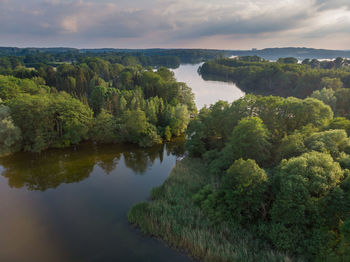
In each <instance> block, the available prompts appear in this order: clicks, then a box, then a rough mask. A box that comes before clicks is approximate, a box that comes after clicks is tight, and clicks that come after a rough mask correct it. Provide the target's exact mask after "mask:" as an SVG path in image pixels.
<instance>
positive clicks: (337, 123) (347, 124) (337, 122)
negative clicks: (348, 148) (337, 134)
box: [328, 117, 350, 135]
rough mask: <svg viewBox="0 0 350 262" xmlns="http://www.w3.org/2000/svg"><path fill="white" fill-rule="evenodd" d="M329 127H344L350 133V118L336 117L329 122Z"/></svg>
mask: <svg viewBox="0 0 350 262" xmlns="http://www.w3.org/2000/svg"><path fill="white" fill-rule="evenodd" d="M328 129H343V130H345V131H346V133H347V134H348V135H349V134H350V120H348V119H346V118H344V117H336V118H334V119H333V120H332V121H331V122H330V123H329V125H328Z"/></svg>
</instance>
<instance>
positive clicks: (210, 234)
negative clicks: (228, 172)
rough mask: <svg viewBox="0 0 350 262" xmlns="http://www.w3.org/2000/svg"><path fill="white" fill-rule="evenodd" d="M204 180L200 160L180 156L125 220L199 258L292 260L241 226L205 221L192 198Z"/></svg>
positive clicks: (208, 181) (206, 180)
mask: <svg viewBox="0 0 350 262" xmlns="http://www.w3.org/2000/svg"><path fill="white" fill-rule="evenodd" d="M208 183H213V181H210V176H209V175H208V173H207V171H206V168H205V166H204V165H203V163H202V162H201V161H200V160H198V159H184V160H182V161H180V162H178V163H177V165H176V166H175V168H174V169H173V170H172V172H171V175H170V176H169V178H168V179H167V180H166V181H165V182H164V184H163V185H162V186H160V187H157V188H154V189H153V191H152V199H153V201H152V202H142V203H139V204H136V205H135V206H133V207H132V209H131V210H130V212H129V214H128V220H129V222H130V223H132V224H135V225H137V226H138V227H140V229H141V230H142V232H144V233H145V234H150V235H153V236H156V237H160V238H161V239H163V240H164V241H166V242H167V243H169V244H170V245H172V246H174V247H176V248H178V249H182V250H186V251H187V252H188V253H189V254H190V255H191V256H192V257H194V258H197V259H200V260H203V261H215V262H219V261H269V262H270V261H286V262H287V261H292V259H291V258H290V257H288V256H287V255H285V254H282V253H280V252H277V251H274V250H272V249H271V247H270V246H269V245H268V244H267V243H265V242H264V241H261V240H258V239H255V238H254V237H253V236H252V235H251V234H250V233H249V232H247V231H246V230H244V229H243V228H240V227H237V228H232V227H230V226H228V225H227V224H225V223H221V224H213V223H212V222H211V221H209V219H208V218H207V217H206V215H205V214H204V213H203V212H202V211H201V210H200V209H199V207H197V206H196V205H195V204H194V202H193V200H192V196H193V194H194V193H196V192H198V190H199V189H201V188H202V187H203V186H204V185H206V184H208Z"/></svg>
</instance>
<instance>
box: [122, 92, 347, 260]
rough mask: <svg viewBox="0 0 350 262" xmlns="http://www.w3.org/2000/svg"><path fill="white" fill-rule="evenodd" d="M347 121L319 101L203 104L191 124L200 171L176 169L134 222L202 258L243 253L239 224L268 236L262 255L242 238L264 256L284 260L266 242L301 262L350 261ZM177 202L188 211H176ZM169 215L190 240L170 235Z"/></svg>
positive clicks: (190, 143) (191, 147)
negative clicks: (174, 174) (240, 249)
mask: <svg viewBox="0 0 350 262" xmlns="http://www.w3.org/2000/svg"><path fill="white" fill-rule="evenodd" d="M349 125H350V120H348V119H346V118H342V117H336V118H334V116H333V112H332V110H331V108H330V106H328V105H325V104H324V103H323V102H321V101H319V100H317V99H315V98H306V99H304V100H301V99H298V98H294V97H289V98H282V97H276V96H254V95H246V96H245V97H243V98H241V99H239V100H237V101H235V102H233V103H232V104H228V103H227V102H223V101H219V102H217V103H216V104H214V105H211V106H210V107H209V108H206V107H205V108H203V109H201V110H200V112H199V114H198V115H197V116H196V118H195V119H194V120H192V121H191V122H190V124H189V127H188V129H187V137H188V139H187V142H186V148H187V150H188V152H189V155H190V157H191V158H192V159H193V160H192V161H196V160H195V159H196V158H197V159H198V158H199V159H201V160H200V161H201V164H199V166H204V167H205V168H204V170H202V171H201V173H200V174H197V173H195V171H193V170H192V171H186V170H187V169H190V170H191V168H188V166H190V165H191V164H190V163H187V164H185V166H184V167H182V169H181V170H183V171H180V173H181V172H188V174H187V176H182V175H181V174H178V175H177V176H175V177H172V176H171V177H170V178H169V182H168V183H165V184H164V185H163V186H161V187H160V188H156V189H154V192H152V197H153V199H154V201H155V202H154V203H141V204H139V205H136V206H135V207H134V208H133V209H132V210H131V212H130V214H129V220H130V221H131V222H133V223H136V224H137V225H139V226H140V227H141V229H142V230H144V231H145V232H149V233H151V234H154V235H158V236H162V237H164V238H166V239H168V240H169V241H170V242H171V243H172V244H174V245H175V246H178V247H181V248H186V249H187V250H189V251H190V252H191V253H192V254H193V255H195V256H198V257H200V258H203V259H204V260H206V261H212V260H215V261H235V260H237V259H239V258H237V255H238V254H237V253H236V252H233V250H236V249H237V246H238V245H242V244H241V243H240V242H239V241H237V240H236V238H235V237H234V235H237V234H239V235H241V234H243V233H242V230H248V231H249V232H250V233H252V234H253V235H254V236H255V237H258V238H260V239H261V240H263V241H264V242H261V244H259V245H260V248H263V247H264V248H265V251H266V252H264V253H261V252H262V251H261V250H260V251H259V248H258V247H256V243H255V244H252V243H254V241H252V240H244V241H247V244H246V248H247V246H249V245H252V248H251V250H249V251H248V252H251V256H252V257H255V259H258V257H259V256H261V257H260V259H261V261H281V258H278V256H279V255H278V254H276V255H274V256H273V257H268V254H269V253H270V254H272V253H271V252H270V251H269V248H268V247H266V243H270V245H271V246H272V247H274V249H275V250H276V251H280V252H287V253H288V254H291V255H292V256H294V258H295V260H297V259H301V260H303V259H306V260H308V261H349V259H350V248H349V247H350V176H349V174H350V170H349V168H350V165H349V163H350V155H349V154H350V138H349V137H348V131H349ZM197 165H198V164H197ZM195 169H198V170H199V167H198V166H197V167H196V168H195ZM177 172H179V171H177ZM192 173H193V174H194V176H195V177H196V178H190V176H191V174H192ZM187 177H188V178H187ZM191 179H195V180H196V181H198V182H197V183H198V184H196V185H192V182H191V181H192V180H191ZM203 182H204V184H203ZM182 185H186V186H182ZM198 187H199V188H198ZM173 188H178V189H179V192H175V191H173V190H174V189H173ZM186 188H188V189H186ZM171 192H172V193H171ZM184 192H186V193H184ZM184 196H186V197H184ZM180 204H181V205H186V206H192V207H191V211H188V212H185V211H183V212H182V211H176V212H181V214H182V215H181V216H179V215H177V214H176V212H175V210H178V209H179V208H180V206H179V205H180ZM159 210H167V211H166V213H164V214H163V212H160V211H159ZM156 216H159V217H160V218H157V217H156ZM163 219H164V220H163ZM167 221H172V224H173V226H174V227H175V228H177V231H180V232H183V234H184V236H183V238H185V240H183V241H184V243H185V244H181V243H182V242H180V240H179V238H178V237H177V233H176V232H177V231H174V232H173V233H171V231H170V232H169V231H168V230H169V229H167V227H166V225H167ZM208 223H209V225H208ZM155 224H157V225H158V224H160V226H159V228H160V229H158V226H157V227H155V226H154V225H155ZM208 231H210V232H212V233H210V235H212V236H213V237H212V238H210V239H208V238H206V234H208V233H206V232H208ZM237 232H238V233H237ZM239 232H240V233H239ZM250 233H247V234H248V235H249V234H250ZM194 235H200V236H201V238H200V239H198V240H197V239H195V238H193V236H194ZM219 236H221V240H216V237H219ZM226 241H228V243H226ZM221 243H223V245H227V249H225V250H221V249H220V248H219V246H221ZM216 247H217V248H216ZM238 248H241V247H238ZM239 252H240V251H239ZM241 255H242V257H244V259H247V260H248V257H247V256H244V254H241ZM262 256H265V258H263V257H262ZM242 257H240V259H242ZM252 257H251V258H249V260H251V261H254V260H255V259H252Z"/></svg>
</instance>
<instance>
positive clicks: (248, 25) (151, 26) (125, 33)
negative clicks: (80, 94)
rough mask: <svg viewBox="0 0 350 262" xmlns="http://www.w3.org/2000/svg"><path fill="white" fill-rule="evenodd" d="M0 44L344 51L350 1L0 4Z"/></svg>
mask: <svg viewBox="0 0 350 262" xmlns="http://www.w3.org/2000/svg"><path fill="white" fill-rule="evenodd" d="M0 46H18V47H29V46H35V47H52V46H65V47H78V48H95V47H97V48H100V47H114V48H150V47H171V48H176V47H179V48H217V49H251V48H254V47H255V48H265V47H286V46H298V47H314V48H327V49H347V50H349V49H350V0H279V1H277V0H0Z"/></svg>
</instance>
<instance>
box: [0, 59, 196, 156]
mask: <svg viewBox="0 0 350 262" xmlns="http://www.w3.org/2000/svg"><path fill="white" fill-rule="evenodd" d="M62 54H66V53H62ZM35 58H36V59H39V61H41V56H38V57H35ZM0 73H1V74H2V75H0V99H1V102H0V126H1V128H0V138H1V139H0V153H1V154H7V153H10V152H14V151H18V150H21V149H23V150H26V151H34V152H39V151H42V150H44V149H47V148H50V147H65V146H69V145H73V144H78V143H79V142H81V141H83V140H87V139H90V140H93V141H96V142H102V143H107V142H131V143H135V144H138V145H140V146H143V147H146V146H151V145H154V144H157V143H160V142H161V141H162V140H170V139H171V137H173V136H179V135H181V134H182V133H183V132H184V131H185V129H186V127H187V124H188V122H189V119H190V114H192V113H195V112H196V107H195V104H194V101H193V99H194V95H193V93H192V91H191V89H190V88H189V87H188V86H186V84H184V83H178V82H176V80H175V78H174V75H173V73H172V72H171V71H169V69H167V68H165V67H159V68H158V69H157V70H156V71H153V69H152V68H151V67H148V68H144V67H142V66H141V65H138V64H135V65H133V66H123V65H121V64H119V63H111V62H109V61H107V60H104V59H102V58H98V57H84V58H83V59H82V60H80V61H77V62H74V63H67V62H62V63H60V64H59V65H58V66H55V67H54V66H51V65H47V64H45V63H40V65H38V66H37V67H34V68H28V67H24V66H23V61H21V58H19V57H2V58H0Z"/></svg>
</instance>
